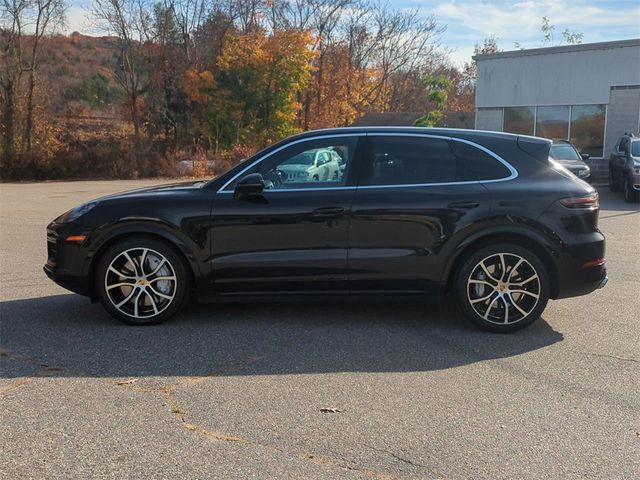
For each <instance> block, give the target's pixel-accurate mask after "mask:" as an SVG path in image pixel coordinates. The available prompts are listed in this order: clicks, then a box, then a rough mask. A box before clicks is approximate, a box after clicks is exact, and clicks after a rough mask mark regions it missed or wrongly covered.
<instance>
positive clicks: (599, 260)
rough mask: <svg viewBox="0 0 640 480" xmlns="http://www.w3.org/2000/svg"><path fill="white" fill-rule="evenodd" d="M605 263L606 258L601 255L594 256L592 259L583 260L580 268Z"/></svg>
mask: <svg viewBox="0 0 640 480" xmlns="http://www.w3.org/2000/svg"><path fill="white" fill-rule="evenodd" d="M605 263H607V260H606V259H605V258H604V257H602V258H594V259H593V260H589V261H588V262H584V263H583V264H582V268H593V267H599V266H601V265H604V264H605Z"/></svg>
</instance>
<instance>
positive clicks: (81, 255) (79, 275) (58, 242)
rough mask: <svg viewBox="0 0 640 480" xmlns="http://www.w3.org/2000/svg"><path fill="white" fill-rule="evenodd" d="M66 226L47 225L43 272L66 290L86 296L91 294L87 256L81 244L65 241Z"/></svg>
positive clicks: (67, 233) (85, 249) (66, 234)
mask: <svg viewBox="0 0 640 480" xmlns="http://www.w3.org/2000/svg"><path fill="white" fill-rule="evenodd" d="M66 229H67V227H65V226H63V225H57V224H55V223H51V224H50V225H49V226H48V227H47V262H46V263H45V264H44V266H43V267H42V269H43V270H44V273H45V274H46V275H47V277H49V278H50V279H51V280H53V281H54V282H55V283H57V284H58V285H60V286H61V287H63V288H66V289H67V290H70V291H72V292H74V293H78V294H80V295H84V296H87V297H92V296H93V291H92V288H91V282H90V279H89V278H88V271H89V268H88V265H89V263H90V262H89V256H88V252H87V248H86V247H85V246H83V245H78V244H73V243H67V242H65V241H64V239H65V238H66V237H67V236H68V235H69V232H67V231H66Z"/></svg>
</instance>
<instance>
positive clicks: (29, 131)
mask: <svg viewBox="0 0 640 480" xmlns="http://www.w3.org/2000/svg"><path fill="white" fill-rule="evenodd" d="M35 86H36V73H35V65H32V66H31V69H30V70H29V85H28V90H27V125H26V127H25V136H26V143H27V147H26V152H27V154H29V156H30V157H32V158H31V162H32V167H33V168H34V173H35V168H36V167H37V165H36V163H37V162H36V159H35V157H34V156H33V155H31V154H32V152H33V91H34V89H35Z"/></svg>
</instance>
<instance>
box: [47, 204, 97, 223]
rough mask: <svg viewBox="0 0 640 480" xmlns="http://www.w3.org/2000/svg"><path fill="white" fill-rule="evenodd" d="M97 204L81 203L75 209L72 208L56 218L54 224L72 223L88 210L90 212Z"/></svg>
mask: <svg viewBox="0 0 640 480" xmlns="http://www.w3.org/2000/svg"><path fill="white" fill-rule="evenodd" d="M97 204H98V202H96V201H93V202H87V203H83V204H82V205H78V206H77V207H73V208H72V209H71V210H69V211H68V212H65V213H63V214H62V215H60V216H59V217H58V218H56V223H69V222H73V221H74V220H77V219H78V218H80V217H81V216H82V215H84V214H85V213H87V212H88V211H89V210H91V209H92V208H93V207H95V206H96V205H97Z"/></svg>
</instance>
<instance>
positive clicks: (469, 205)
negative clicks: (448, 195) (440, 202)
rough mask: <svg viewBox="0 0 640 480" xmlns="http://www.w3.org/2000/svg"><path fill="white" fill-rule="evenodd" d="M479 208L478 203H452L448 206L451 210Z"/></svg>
mask: <svg viewBox="0 0 640 480" xmlns="http://www.w3.org/2000/svg"><path fill="white" fill-rule="evenodd" d="M479 206H480V204H479V203H478V202H452V203H450V204H449V205H447V207H449V208H464V209H471V208H477V207H479Z"/></svg>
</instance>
